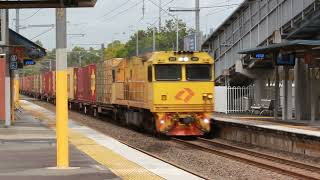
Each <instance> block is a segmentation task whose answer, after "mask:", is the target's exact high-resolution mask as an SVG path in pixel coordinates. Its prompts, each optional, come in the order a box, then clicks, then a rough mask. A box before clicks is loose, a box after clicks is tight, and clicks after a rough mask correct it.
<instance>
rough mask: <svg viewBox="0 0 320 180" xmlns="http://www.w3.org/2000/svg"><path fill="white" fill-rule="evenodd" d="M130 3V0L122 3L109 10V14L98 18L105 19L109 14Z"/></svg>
mask: <svg viewBox="0 0 320 180" xmlns="http://www.w3.org/2000/svg"><path fill="white" fill-rule="evenodd" d="M129 2H130V0H127V1H125V2H124V3H122V4H120V5H119V6H117V7H116V8H114V9H112V10H110V11H109V12H107V13H106V14H104V15H102V16H101V17H100V18H103V17H106V16H108V15H109V14H111V13H113V12H114V11H116V10H118V9H120V8H121V7H123V6H124V5H126V4H128V3H129Z"/></svg>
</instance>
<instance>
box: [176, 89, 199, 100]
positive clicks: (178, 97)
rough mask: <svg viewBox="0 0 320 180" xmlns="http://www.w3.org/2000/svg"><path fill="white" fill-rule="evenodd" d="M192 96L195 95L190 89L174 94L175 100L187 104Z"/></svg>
mask: <svg viewBox="0 0 320 180" xmlns="http://www.w3.org/2000/svg"><path fill="white" fill-rule="evenodd" d="M194 95H195V93H194V92H193V91H192V89H190V88H184V89H182V90H181V91H179V92H178V93H177V94H176V96H175V98H176V100H179V101H184V102H185V103H188V102H189V101H190V100H191V99H192V97H193V96H194Z"/></svg>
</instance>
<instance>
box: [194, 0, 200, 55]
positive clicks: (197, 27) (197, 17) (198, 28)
mask: <svg viewBox="0 0 320 180" xmlns="http://www.w3.org/2000/svg"><path fill="white" fill-rule="evenodd" d="M195 11H196V17H195V18H196V25H195V26H196V37H195V38H196V47H195V49H196V51H199V50H200V49H201V47H200V46H201V45H200V1H199V0H196V9H195Z"/></svg>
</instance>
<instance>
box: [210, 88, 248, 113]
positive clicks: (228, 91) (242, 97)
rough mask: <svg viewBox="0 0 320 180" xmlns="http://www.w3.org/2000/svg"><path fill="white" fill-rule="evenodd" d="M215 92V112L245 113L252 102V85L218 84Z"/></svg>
mask: <svg viewBox="0 0 320 180" xmlns="http://www.w3.org/2000/svg"><path fill="white" fill-rule="evenodd" d="M215 94H216V98H215V112H222V113H226V114H232V113H246V112H249V110H250V108H251V105H252V104H253V99H254V87H253V86H248V87H231V86H218V87H216V88H215Z"/></svg>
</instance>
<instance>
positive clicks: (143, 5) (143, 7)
mask: <svg viewBox="0 0 320 180" xmlns="http://www.w3.org/2000/svg"><path fill="white" fill-rule="evenodd" d="M142 3H143V4H142V19H143V18H144V14H145V2H144V0H143V2H142Z"/></svg>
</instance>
